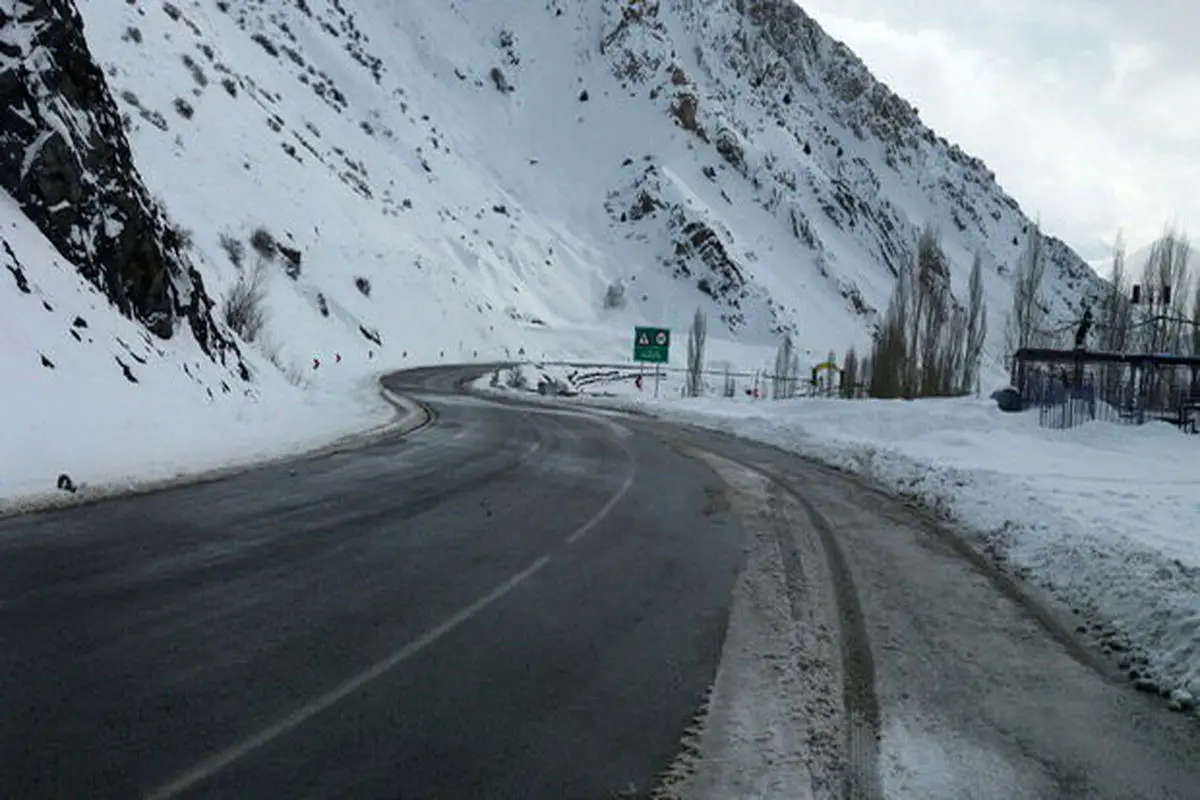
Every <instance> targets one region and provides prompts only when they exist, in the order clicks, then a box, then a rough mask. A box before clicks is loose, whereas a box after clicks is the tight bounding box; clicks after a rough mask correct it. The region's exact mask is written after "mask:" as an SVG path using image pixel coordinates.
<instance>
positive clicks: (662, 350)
mask: <svg viewBox="0 0 1200 800" xmlns="http://www.w3.org/2000/svg"><path fill="white" fill-rule="evenodd" d="M670 355H671V331H670V330H669V329H667V328H646V327H638V328H634V329H633V360H634V361H636V362H638V363H639V364H656V365H657V364H666V363H668V362H669V361H670V360H671V359H670ZM659 374H660V373H659V370H658V367H657V366H656V367H655V368H654V396H655V397H656V398H657V397H658V378H659Z"/></svg>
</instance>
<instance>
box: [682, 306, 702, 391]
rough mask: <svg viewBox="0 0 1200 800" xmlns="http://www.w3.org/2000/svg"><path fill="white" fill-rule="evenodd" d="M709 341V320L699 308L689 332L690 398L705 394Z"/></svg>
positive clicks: (688, 369)
mask: <svg viewBox="0 0 1200 800" xmlns="http://www.w3.org/2000/svg"><path fill="white" fill-rule="evenodd" d="M707 339H708V318H707V317H706V316H705V315H704V312H703V311H702V310H701V309H699V308H697V309H696V314H695V316H694V317H692V327H691V328H690V329H689V330H688V346H687V383H686V386H685V391H686V393H687V396H688V397H699V396H700V395H702V394H703V393H704V345H705V342H706V341H707Z"/></svg>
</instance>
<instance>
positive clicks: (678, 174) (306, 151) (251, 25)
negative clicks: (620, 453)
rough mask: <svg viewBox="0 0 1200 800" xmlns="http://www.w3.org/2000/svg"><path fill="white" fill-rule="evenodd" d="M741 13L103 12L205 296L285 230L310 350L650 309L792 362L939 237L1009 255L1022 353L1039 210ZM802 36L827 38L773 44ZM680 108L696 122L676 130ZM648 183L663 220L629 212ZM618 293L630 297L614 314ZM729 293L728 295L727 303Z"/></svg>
mask: <svg viewBox="0 0 1200 800" xmlns="http://www.w3.org/2000/svg"><path fill="white" fill-rule="evenodd" d="M740 6H741V4H740V3H734V2H718V3H711V2H706V3H696V2H683V1H682V0H679V1H678V2H671V3H662V4H654V3H640V4H638V3H635V4H629V5H625V4H616V3H587V2H570V1H569V0H559V1H557V2H550V3H547V4H545V5H543V4H536V5H533V6H527V7H521V8H515V7H513V6H510V5H506V4H496V3H485V2H478V1H476V2H471V1H470V0H460V2H454V3H448V4H445V5H443V4H425V3H413V2H409V3H382V2H371V1H370V0H340V2H333V1H332V0H309V1H308V2H283V0H275V2H261V3H258V2H255V3H250V2H244V0H222V2H216V3H214V2H199V1H197V2H192V3H182V4H179V5H178V6H173V5H170V4H165V3H160V2H154V1H152V0H138V1H137V2H134V3H132V4H125V5H122V6H120V7H119V8H118V7H113V6H110V5H108V4H100V3H86V4H84V5H83V9H82V10H83V13H84V15H85V18H86V21H87V24H88V26H89V31H90V33H89V41H90V42H91V44H92V46H93V49H94V50H95V51H96V53H97V57H98V58H99V59H100V60H101V62H102V63H103V64H104V65H105V69H106V72H107V74H108V75H109V79H110V82H111V84H112V85H113V87H114V88H115V90H116V91H117V94H118V97H119V98H120V103H121V105H122V107H123V108H124V110H125V111H126V113H127V114H128V115H129V118H130V123H131V135H132V139H133V142H134V147H135V151H136V154H137V160H138V163H139V166H140V167H141V168H142V170H143V172H144V174H145V176H146V179H147V181H148V183H149V184H150V185H151V187H152V189H153V190H155V191H156V192H157V193H158V194H159V195H160V196H161V197H162V198H164V200H165V201H166V205H167V206H168V207H169V208H170V210H171V212H172V215H173V216H174V217H175V218H176V219H178V220H179V221H180V222H181V223H182V224H183V225H185V226H187V227H190V228H192V229H193V230H194V234H195V236H194V239H195V243H196V247H197V249H198V250H199V252H200V253H201V254H202V256H203V257H204V260H205V261H206V263H207V264H208V267H209V275H208V276H206V277H208V278H209V280H210V282H211V283H213V284H214V285H216V286H223V285H227V284H228V283H229V281H230V279H231V278H232V275H233V272H234V269H233V267H232V265H231V264H229V263H228V259H227V258H225V257H224V254H223V253H222V251H221V249H220V247H219V246H218V244H217V242H218V237H219V235H220V234H221V233H222V232H226V233H230V234H233V235H240V236H244V235H245V234H246V233H247V232H248V230H249V229H250V228H252V227H256V226H258V225H263V226H265V227H266V228H267V229H269V230H271V231H272V232H273V233H275V234H276V236H278V237H280V238H281V239H283V240H285V241H288V242H290V243H291V244H292V245H293V246H294V247H296V248H297V249H298V250H299V251H300V252H301V253H302V254H303V261H304V264H303V272H302V276H301V278H300V279H299V280H297V281H295V282H287V281H282V280H280V281H277V282H276V283H277V285H276V286H274V287H273V291H272V305H273V307H274V311H275V316H276V317H277V319H278V320H279V322H278V323H277V325H275V326H273V327H276V328H280V329H281V330H278V331H276V336H277V337H278V338H280V339H283V340H285V341H283V342H282V343H281V344H282V346H284V347H285V348H286V349H288V350H289V352H294V353H296V354H297V357H299V354H303V355H304V356H307V355H308V354H309V352H310V351H314V350H319V349H321V347H322V346H325V345H326V344H327V343H328V342H329V341H330V340H333V341H337V342H339V344H341V345H342V346H350V345H351V344H356V345H358V346H359V347H364V346H368V343H367V342H366V341H365V340H364V338H363V336H362V335H361V333H360V331H359V330H358V328H359V325H365V326H366V327H368V328H370V329H373V330H375V329H377V330H378V331H379V332H380V333H381V334H387V335H386V336H384V337H383V338H385V339H386V340H387V347H389V349H390V350H395V349H400V350H401V351H403V350H404V349H406V348H405V347H404V344H407V343H408V342H407V341H406V340H408V341H411V344H412V347H410V348H407V349H410V350H411V351H413V352H414V353H416V352H420V353H422V355H423V356H424V357H429V356H431V355H435V354H434V353H433V351H434V350H435V349H436V350H437V351H439V352H440V351H442V350H446V351H447V352H448V353H449V354H450V355H452V356H453V357H464V356H469V355H470V351H474V350H476V349H477V345H479V344H480V343H482V342H484V341H488V342H489V343H495V342H503V343H504V344H508V345H510V346H511V345H516V346H518V347H519V346H521V345H522V344H526V345H529V346H530V347H531V348H532V347H535V344H534V342H535V341H541V340H540V339H538V337H537V336H536V332H535V331H528V328H529V327H530V325H529V324H530V323H532V327H533V328H534V329H536V328H540V327H543V326H542V325H540V324H538V322H537V321H540V322H541V323H544V326H545V327H547V328H551V329H554V330H555V331H563V332H570V331H573V330H576V329H580V330H582V331H586V332H587V333H582V334H580V338H581V341H580V342H579V344H577V345H576V347H577V348H581V349H587V348H588V347H611V346H613V345H614V344H615V343H613V342H610V341H609V340H610V339H611V338H612V337H611V336H606V335H604V334H598V333H596V329H597V328H599V329H600V330H602V331H619V332H620V334H621V336H620V338H619V339H618V341H619V342H620V346H621V350H622V351H623V350H624V349H625V348H624V338H626V337H625V336H624V334H625V332H626V331H627V329H628V325H629V324H630V323H631V322H633V321H634V320H640V321H654V322H665V323H666V324H670V325H676V326H678V325H680V324H682V323H683V321H684V320H686V318H687V317H688V315H689V314H690V313H691V311H692V310H693V308H694V307H695V306H696V305H697V304H699V303H702V302H705V301H706V300H707V302H708V303H709V304H711V305H714V306H716V311H717V313H722V312H724V313H725V314H726V316H727V317H729V318H731V319H732V325H731V327H732V328H733V329H734V330H733V331H731V333H733V334H735V335H736V337H737V338H738V339H740V340H742V341H745V342H748V343H751V344H762V345H767V346H773V345H774V341H773V339H774V334H773V329H777V328H780V327H790V326H796V327H797V328H798V330H799V332H800V338H801V340H802V341H804V342H805V343H806V346H810V347H811V348H812V349H813V350H814V352H820V353H823V352H824V351H825V350H827V349H828V348H830V347H835V348H836V349H838V350H839V351H840V350H842V349H843V348H844V347H845V346H846V345H847V344H849V343H851V342H852V340H856V339H857V340H858V341H859V342H861V341H862V340H863V338H864V336H865V333H866V331H867V330H868V325H869V323H870V321H871V316H870V313H869V310H870V309H871V308H879V307H881V306H882V305H883V304H884V303H885V302H886V298H887V294H888V291H889V290H890V286H891V277H892V276H891V271H890V270H889V265H890V266H893V267H894V265H895V262H896V258H897V252H898V250H899V249H901V248H903V247H904V245H905V243H906V242H908V241H910V240H911V238H912V236H913V234H914V231H915V227H916V226H919V225H921V224H923V223H925V222H927V221H928V222H932V223H934V224H936V225H937V226H939V227H940V228H941V229H942V231H943V234H944V237H945V240H946V245H947V249H948V250H949V252H950V255H951V257H952V258H954V259H955V260H956V265H957V266H958V267H959V270H958V274H957V275H956V278H958V282H959V284H960V285H961V283H963V282H964V281H963V279H964V278H965V271H966V267H967V266H968V265H969V259H970V254H971V253H972V252H973V251H975V250H976V249H982V250H983V251H984V255H985V258H986V260H987V263H988V265H989V267H991V269H990V270H989V285H988V289H989V295H990V297H991V299H992V310H993V313H994V314H995V315H996V318H995V319H993V324H992V326H991V329H992V330H993V331H996V332H997V335H998V332H999V331H1000V330H1001V329H1002V328H1003V325H1002V324H1001V323H1002V319H1001V318H1000V315H1001V314H1002V312H1003V310H1004V309H1005V306H1006V303H1005V297H1006V291H1007V290H1006V286H1005V284H1006V282H1005V279H1004V275H1003V274H1002V273H1003V272H1005V271H1006V269H1007V268H1009V267H1010V266H1011V262H1012V260H1013V258H1014V257H1015V254H1016V253H1017V251H1018V249H1019V248H1018V246H1017V244H1014V240H1016V239H1017V238H1018V237H1020V236H1021V235H1022V231H1023V230H1025V229H1026V227H1027V226H1028V224H1029V222H1028V220H1027V219H1025V217H1024V216H1023V215H1021V214H1020V212H1019V210H1018V209H1017V207H1016V203H1015V202H1014V201H1012V199H1011V198H1009V197H1007V196H1006V195H1005V194H1004V193H1003V192H1002V191H1001V189H1000V188H999V187H998V186H997V184H996V183H995V181H994V179H993V177H992V176H991V175H990V173H988V172H987V170H986V168H985V167H984V166H983V165H982V164H981V163H979V162H978V161H976V160H974V159H970V158H969V157H967V156H965V155H964V154H962V153H961V152H960V151H959V150H958V149H957V148H955V147H953V146H950V145H948V144H947V143H945V142H944V141H943V140H939V139H938V138H937V137H936V136H935V135H934V134H933V133H932V132H930V131H928V130H927V129H925V128H924V126H923V125H921V124H920V122H919V120H918V119H917V117H916V114H915V112H914V111H912V109H910V108H909V107H908V106H907V104H905V103H904V102H903V101H902V100H900V99H899V98H896V97H894V96H893V95H891V94H890V93H889V92H887V91H886V89H885V88H884V87H882V86H880V85H878V84H876V83H875V82H874V81H873V80H872V79H871V77H870V76H869V74H868V73H867V72H866V70H865V68H863V67H862V65H861V64H860V63H859V62H858V61H857V60H856V59H854V58H853V56H851V55H850V54H849V53H848V52H847V51H845V50H844V49H843V48H841V47H840V46H839V45H837V44H835V43H834V42H832V40H829V39H828V38H826V37H824V35H823V34H821V33H820V31H819V29H817V28H816V27H815V23H812V22H811V21H810V20H808V19H807V18H806V17H803V15H802V13H801V12H799V11H798V10H796V11H795V12H794V14H796V15H798V16H795V17H787V18H786V19H784V20H783V22H777V23H774V22H771V21H770V20H768V19H766V16H765V15H766V14H767V12H766V11H763V12H746V13H744V14H743V13H740V12H738V11H737V8H738V7H740ZM759 7H761V8H764V9H768V10H769V9H772V8H775V7H780V8H783V9H785V10H787V12H788V13H792V12H791V8H792V7H791V5H790V4H788V3H764V4H759ZM222 9H224V10H222ZM755 13H758V14H759V15H760V16H761V17H762V18H761V19H758V20H757V21H751V20H750V19H749V17H750V16H751V15H753V14H755ZM784 13H785V12H782V11H781V12H779V14H780V15H781V18H782V15H784ZM784 23H787V24H789V25H794V26H802V27H800V28H798V29H796V30H794V31H787V32H784V33H777V32H774V29H775V27H779V25H782V24H784ZM773 26H774V27H773ZM134 30H136V31H137V33H136V34H135V33H133V31H134ZM631 76H632V77H631ZM497 79H498V80H499V82H500V86H502V87H504V88H505V89H506V90H505V91H500V90H498V89H497ZM756 84H757V86H756ZM509 87H511V90H508V88H509ZM585 92H586V95H585V94H584V93H585ZM585 96H586V98H587V99H586V100H583V99H581V98H583V97H585ZM685 96H687V97H692V98H695V103H694V105H695V108H696V109H697V110H696V130H697V132H696V133H693V132H691V131H689V130H686V129H685V128H684V127H683V126H681V125H680V124H677V121H676V119H675V117H674V115H673V113H672V109H673V108H677V107H678V106H679V105H680V103H681V102H682V101H681V98H683V97H685ZM182 103H186V106H183V105H181V104H182ZM179 108H184V113H183V114H181V113H180V111H179V110H178V109H179ZM189 109H190V110H189ZM184 114H190V115H191V116H190V117H189V116H185V115H184ZM805 144H807V145H808V148H807V149H808V150H809V154H806V153H805ZM839 151H841V152H842V155H841V156H839V155H838V152H839ZM722 153H724V154H725V155H722ZM647 170H652V174H651V175H650V176H649V177H648V176H647V174H646V173H647ZM706 172H707V173H708V174H711V175H714V176H715V177H712V178H710V177H707V176H706ZM793 187H794V188H793ZM643 188H645V189H646V190H647V191H648V192H649V193H650V194H651V195H652V196H653V198H654V199H655V200H657V201H658V202H660V203H661V204H662V205H663V206H664V208H663V210H662V212H661V213H658V214H655V215H653V218H647V219H643V220H641V221H640V222H631V221H630V220H629V216H628V213H625V216H626V221H625V222H621V220H620V217H621V214H622V213H623V212H627V208H623V206H631V205H633V201H634V200H636V199H637V197H636V196H631V193H636V192H640V191H641V190H642V189H643ZM726 198H728V199H726ZM623 201H626V202H623ZM689 224H694V225H697V226H702V227H693V228H688V227H687V226H688V225H689ZM703 229H708V230H710V231H711V232H712V233H713V237H712V238H713V239H715V240H716V241H717V242H719V249H721V250H723V251H724V252H725V254H726V257H727V258H726V260H727V262H728V263H727V264H726V263H717V262H718V261H719V259H708V256H709V255H710V252H709V251H711V250H712V249H714V248H716V247H717V245H715V244H714V245H713V246H712V247H699V248H692V249H693V250H704V251H705V252H692V253H688V254H686V255H684V256H682V257H677V255H676V251H677V246H678V245H679V244H680V243H681V242H683V241H684V240H685V239H688V238H689V237H692V236H696V237H703V233H702V230H703ZM685 230H686V233H685ZM706 241H707V240H706ZM807 242H811V243H812V246H809V244H808V243H807ZM685 249H686V248H685ZM1059 256H1060V258H1059V260H1060V261H1062V262H1063V264H1064V266H1063V268H1062V270H1061V271H1060V272H1059V274H1056V275H1055V276H1054V278H1053V281H1052V285H1051V286H1050V287H1048V288H1049V292H1048V295H1049V296H1050V297H1051V298H1052V299H1053V300H1054V301H1055V303H1056V307H1058V308H1059V310H1060V311H1064V310H1065V308H1066V305H1067V304H1068V303H1069V302H1070V301H1071V299H1073V295H1074V293H1075V290H1074V289H1072V288H1071V286H1072V284H1074V286H1075V289H1078V288H1080V287H1081V286H1082V285H1083V284H1084V283H1085V282H1086V280H1087V276H1088V272H1087V270H1086V268H1085V267H1084V265H1083V264H1082V262H1080V261H1079V260H1078V259H1077V258H1073V254H1070V253H1068V252H1065V251H1064V252H1063V253H1060V254H1059ZM706 259H707V260H709V261H710V262H711V263H705V262H706ZM663 262H667V263H665V264H664V263H663ZM685 273H686V275H685ZM356 275H363V276H365V277H367V278H368V279H370V280H371V283H372V287H373V290H372V294H371V297H370V298H367V297H364V296H362V295H361V293H359V292H357V291H356V290H355V288H354V283H353V278H354V276H356ZM674 275H679V276H680V277H679V278H676V277H673V276H674ZM621 279H624V280H625V281H626V282H627V285H628V291H627V295H628V298H629V300H630V301H631V303H630V308H629V309H628V310H627V311H625V312H617V313H612V312H610V311H606V310H605V309H604V308H603V302H602V299H603V297H604V294H605V290H606V289H607V287H608V286H609V285H610V284H611V283H612V282H613V281H616V280H621ZM705 279H707V286H708V287H709V288H710V289H711V290H712V291H713V292H714V293H716V292H717V291H718V289H719V287H720V286H722V285H727V287H728V288H727V291H726V294H725V295H723V296H722V298H721V299H720V300H719V301H714V300H711V299H708V298H706V296H705V294H704V293H703V291H702V290H701V289H700V288H698V287H699V285H700V283H701V281H702V280H705ZM318 293H321V294H323V295H324V296H325V298H326V300H327V301H328V302H329V304H330V305H331V306H333V307H335V308H336V312H335V313H334V314H333V315H332V317H333V319H332V320H331V322H330V323H329V325H328V326H326V327H325V328H324V329H321V328H317V329H316V331H318V333H317V334H316V340H315V341H304V340H302V339H300V338H299V337H297V336H294V335H292V334H291V333H290V332H287V331H286V328H287V325H286V324H284V323H283V322H282V321H283V320H285V319H286V320H292V319H294V318H295V317H296V316H303V315H313V314H315V313H319V308H318V301H317V300H316V296H317V294H318ZM733 303H736V304H737V305H738V306H740V308H734V307H733ZM856 307H857V308H858V309H859V311H863V312H866V313H865V314H860V313H859V311H856ZM527 331H528V332H527ZM418 340H419V341H418ZM435 341H436V342H437V346H436V348H435V346H434V342H435ZM460 342H461V344H460ZM592 342H596V344H595V345H592V344H591V343H592ZM469 343H474V346H469ZM563 346H567V345H563ZM493 349H496V348H494V347H493Z"/></svg>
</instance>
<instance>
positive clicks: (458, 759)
mask: <svg viewBox="0 0 1200 800" xmlns="http://www.w3.org/2000/svg"><path fill="white" fill-rule="evenodd" d="M457 377H458V374H457V373H445V372H438V371H431V372H424V373H417V374H408V375H406V376H405V377H404V378H402V379H400V380H399V381H398V383H400V384H406V385H416V386H418V387H422V388H420V391H422V392H423V397H422V399H423V400H424V401H425V402H427V403H428V404H429V407H430V408H432V409H433V411H434V413H435V415H436V419H435V420H434V422H433V424H431V425H430V426H428V427H426V428H423V429H421V430H419V431H417V432H415V433H413V434H411V435H409V436H407V437H405V438H402V439H397V440H394V441H385V442H380V443H377V444H375V445H373V446H370V447H366V448H364V449H361V450H356V451H353V452H347V453H342V454H337V455H333V456H327V457H324V458H319V459H315V460H310V461H303V462H299V463H296V464H294V465H291V466H286V465H285V466H278V467H272V468H267V469H262V470H258V471H254V472H250V473H247V474H244V475H241V476H237V477H233V478H229V479H227V480H222V481H219V482H216V483H210V484H205V485H198V486H191V487H186V488H179V489H173V490H169V491H163V492H159V493H155V494H150V495H145V496H140V497H133V498H128V499H120V500H114V501H107V502H102V503H98V504H95V505H91V506H85V507H78V508H74V509H70V510H64V511H59V512H54V513H47V514H42V515H36V516H29V517H23V518H15V519H9V520H5V521H0V720H3V723H2V725H0V797H3V798H22V799H23V800H31V799H33V798H43V797H45V798H84V797H87V798H125V797H129V798H135V797H158V798H166V797H238V798H242V797H263V798H266V797H287V798H301V797H339V798H404V799H405V800H407V799H408V798H421V799H422V800H425V799H426V798H493V797H494V798H508V797H513V798H516V797H520V798H537V797H554V798H579V799H580V800H584V799H585V798H607V797H613V796H615V795H616V793H617V792H619V791H622V790H625V789H628V788H631V787H632V788H636V789H638V790H639V791H643V792H644V791H645V790H646V788H647V787H648V786H649V785H650V784H651V783H652V782H653V781H654V779H655V776H656V775H657V774H658V773H659V771H661V770H662V769H663V768H664V767H665V766H666V765H667V764H668V762H670V760H671V759H672V757H673V756H674V755H675V754H676V751H677V749H678V746H679V739H680V735H681V734H682V732H683V730H684V728H685V727H686V726H687V725H688V724H689V723H690V722H691V720H692V717H693V715H694V714H695V712H696V710H697V708H698V707H699V706H700V704H701V702H702V699H703V695H704V693H705V692H706V690H707V689H708V687H709V685H710V683H711V681H712V678H713V674H714V672H715V669H716V664H717V661H718V657H719V653H720V648H721V644H722V641H723V638H724V632H725V625H726V621H727V617H728V607H729V602H730V594H731V587H732V585H733V582H734V580H735V577H736V575H737V573H738V571H739V568H740V564H741V560H742V547H741V542H742V536H741V531H740V529H739V527H738V525H737V523H736V521H735V520H734V519H733V517H732V515H731V514H729V513H728V512H727V511H726V510H724V509H723V508H722V507H721V506H720V505H719V504H715V503H714V502H713V497H714V495H715V493H718V492H719V491H720V488H721V483H720V481H719V480H718V479H717V478H716V476H715V475H714V473H713V472H712V470H711V469H710V468H709V467H707V466H706V465H704V464H703V463H701V462H699V461H697V460H694V459H691V458H686V457H684V456H682V455H680V454H679V453H677V452H675V451H674V450H672V449H671V448H670V447H668V446H666V445H665V444H664V443H663V442H662V441H660V440H658V439H656V438H654V437H652V436H646V435H634V434H632V433H631V432H630V431H629V430H628V429H626V428H623V427H622V426H620V425H619V424H615V423H609V422H606V421H604V420H600V419H596V418H593V417H584V416H574V415H562V414H551V413H543V412H539V411H536V410H529V409H519V408H505V407H502V406H497V405H494V404H488V403H484V402H481V401H478V400H474V399H472V398H465V397H457V396H454V395H453V394H444V395H443V394H441V393H440V392H439V391H438V388H439V387H440V388H441V389H443V390H450V389H452V388H453V382H454V379H456V378H457Z"/></svg>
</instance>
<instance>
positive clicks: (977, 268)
mask: <svg viewBox="0 0 1200 800" xmlns="http://www.w3.org/2000/svg"><path fill="white" fill-rule="evenodd" d="M985 341H987V304H986V303H985V302H984V299H983V258H982V257H981V256H980V255H979V253H976V254H975V260H974V261H973V262H971V278H970V281H969V284H968V288H967V319H966V345H965V350H964V352H963V365H962V380H961V382H960V386H959V388H960V391H961V392H962V393H963V394H968V393H970V391H971V390H972V389H973V388H974V387H975V385H976V384H977V383H978V381H979V364H980V361H981V360H982V359H983V344H984V342H985Z"/></svg>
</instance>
